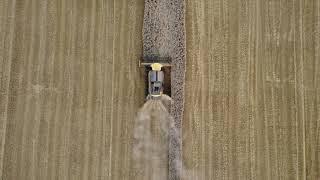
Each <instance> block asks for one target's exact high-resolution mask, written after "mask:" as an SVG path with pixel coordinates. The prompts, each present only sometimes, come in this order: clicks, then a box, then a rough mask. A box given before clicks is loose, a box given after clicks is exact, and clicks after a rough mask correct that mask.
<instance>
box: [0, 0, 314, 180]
mask: <svg viewBox="0 0 320 180" xmlns="http://www.w3.org/2000/svg"><path fill="white" fill-rule="evenodd" d="M185 3H186V40H187V60H186V81H185V109H184V119H183V122H182V137H183V148H182V150H183V164H184V168H183V171H184V172H183V173H184V175H186V176H185V177H188V179H194V180H197V179H199V180H211V179H257V180H260V179H310V180H314V179H320V171H319V169H320V128H319V127H320V1H318V0H308V1H307V0H290V1H285V0H281V1H280V0H268V1H264V0H243V1H242V0H241V1H240V0H224V1H222V0H196V1H195V0H185ZM143 10H144V1H143V0H131V1H130V0H107V1H105V0H94V1H92V0H54V1H53V0H52V1H50V0H42V1H37V0H1V1H0V177H1V178H0V179H3V180H31V179H40V180H53V179H58V180H79V179H92V180H95V179H109V180H122V179H128V180H129V179H130V180H133V179H139V180H140V179H141V177H139V176H138V175H137V174H139V169H136V168H134V167H135V164H134V160H133V157H132V154H133V143H134V142H133V134H134V123H135V122H134V119H135V116H136V114H137V112H138V110H139V108H140V107H142V105H143V103H144V96H145V77H144V74H143V72H144V71H143V69H140V68H139V67H138V61H139V59H140V57H141V56H142V52H143V51H142V47H143V44H142V23H143ZM160 119H161V118H160ZM155 124H157V123H155ZM147 166H148V164H145V165H144V167H147ZM146 169H147V170H150V172H146V173H147V174H148V175H150V174H151V173H152V171H151V170H152V168H151V167H148V168H146ZM163 172H165V171H163ZM149 177H152V175H150V176H149ZM145 179H147V178H145Z"/></svg>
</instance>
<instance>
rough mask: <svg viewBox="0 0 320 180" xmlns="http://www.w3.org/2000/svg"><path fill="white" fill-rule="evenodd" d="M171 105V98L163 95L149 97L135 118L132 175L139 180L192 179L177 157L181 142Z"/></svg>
mask: <svg viewBox="0 0 320 180" xmlns="http://www.w3.org/2000/svg"><path fill="white" fill-rule="evenodd" d="M171 105H172V99H171V98H170V97H169V96H167V95H163V96H162V97H161V98H160V99H158V100H155V99H151V98H149V100H148V101H147V102H146V103H145V104H144V105H143V107H142V108H141V109H140V111H139V112H138V115H137V117H136V119H135V128H134V144H133V153H134V154H133V158H134V161H135V169H136V172H138V174H139V175H138V176H139V177H140V178H142V179H148V180H166V179H170V180H173V179H186V180H187V179H190V177H192V175H191V174H190V173H191V171H189V170H186V169H183V167H182V160H181V159H180V158H177V157H180V153H181V150H180V149H179V147H181V144H178V143H180V142H182V141H181V139H180V136H179V134H178V133H179V131H178V129H177V128H176V127H175V125H174V120H173V118H172V117H171V115H170V113H169V112H170V108H171ZM169 164H170V166H169ZM169 167H170V169H169ZM172 167H173V168H172ZM169 171H170V173H169ZM192 174H194V172H193V173H192ZM172 175H173V176H172ZM193 177H194V176H193Z"/></svg>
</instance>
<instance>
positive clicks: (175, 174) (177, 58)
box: [143, 0, 186, 180]
mask: <svg viewBox="0 0 320 180" xmlns="http://www.w3.org/2000/svg"><path fill="white" fill-rule="evenodd" d="M143 50H144V51H143V56H158V57H171V58H172V72H171V96H172V99H173V105H172V108H171V115H172V117H173V119H174V125H175V128H174V129H177V131H174V133H173V131H172V132H171V133H170V143H169V179H172V180H173V179H180V172H181V167H182V162H181V154H182V153H181V123H182V119H183V110H184V79H185V67H186V65H185V57H186V42H185V2H184V0H171V1H169V0H152V1H151V0H146V1H145V10H144V28H143Z"/></svg>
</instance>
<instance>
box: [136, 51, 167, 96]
mask: <svg viewBox="0 0 320 180" xmlns="http://www.w3.org/2000/svg"><path fill="white" fill-rule="evenodd" d="M140 66H145V68H146V69H145V70H146V74H147V77H146V81H147V82H148V86H147V87H148V89H147V90H146V95H147V99H150V98H159V97H161V96H162V94H163V93H165V94H167V95H168V96H170V95H171V79H170V72H171V59H170V58H169V57H163V58H161V57H157V56H154V57H144V58H143V60H142V62H140Z"/></svg>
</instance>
